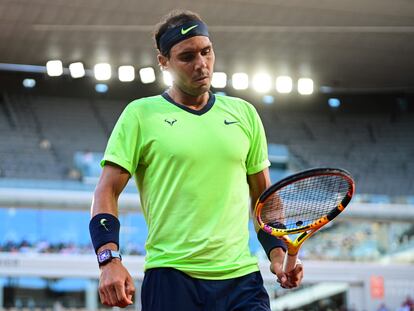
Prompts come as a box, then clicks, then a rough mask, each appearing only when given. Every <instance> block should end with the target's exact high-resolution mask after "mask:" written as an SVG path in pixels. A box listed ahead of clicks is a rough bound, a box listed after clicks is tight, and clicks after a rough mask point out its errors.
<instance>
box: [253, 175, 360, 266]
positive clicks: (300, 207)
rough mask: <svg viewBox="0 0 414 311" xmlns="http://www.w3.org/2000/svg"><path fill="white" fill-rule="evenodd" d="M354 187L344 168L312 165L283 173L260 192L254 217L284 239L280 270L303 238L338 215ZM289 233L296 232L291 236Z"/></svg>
mask: <svg viewBox="0 0 414 311" xmlns="http://www.w3.org/2000/svg"><path fill="white" fill-rule="evenodd" d="M354 191H355V183H354V180H353V178H352V176H351V175H350V174H349V173H348V172H347V171H345V170H342V169H338V168H315V169H310V170H306V171H302V172H300V173H297V174H294V175H291V176H289V177H286V178H284V179H282V180H281V181H279V182H277V183H276V184H274V185H272V186H270V187H269V188H268V189H267V190H265V191H264V192H263V193H262V195H261V196H260V197H259V199H258V200H257V203H256V206H255V217H256V219H257V222H258V224H259V225H260V228H261V229H262V230H263V231H265V232H266V233H268V234H271V235H273V236H275V237H278V238H281V239H283V240H284V241H285V243H286V245H287V254H286V257H285V260H284V265H283V270H284V272H286V273H288V272H290V271H292V270H293V269H294V268H295V266H296V261H297V257H298V252H299V249H300V247H301V246H302V244H303V242H305V241H306V240H307V239H308V238H309V237H311V236H312V235H313V234H314V233H315V232H316V231H318V230H319V229H320V228H322V227H323V226H324V225H326V224H327V223H329V222H330V221H332V220H333V219H334V218H335V217H336V216H338V215H339V214H340V213H341V212H342V211H343V210H344V209H345V207H346V206H347V205H348V203H349V202H350V201H351V198H352V196H353V194H354ZM292 234H297V237H296V238H295V239H294V240H292V239H293V238H290V237H289V235H292Z"/></svg>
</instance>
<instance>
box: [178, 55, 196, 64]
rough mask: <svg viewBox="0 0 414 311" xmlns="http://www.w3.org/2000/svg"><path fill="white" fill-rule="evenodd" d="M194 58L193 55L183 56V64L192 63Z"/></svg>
mask: <svg viewBox="0 0 414 311" xmlns="http://www.w3.org/2000/svg"><path fill="white" fill-rule="evenodd" d="M193 58H194V56H193V55H191V54H189V55H182V56H181V57H180V59H181V60H182V61H183V62H189V61H191V60H192V59H193Z"/></svg>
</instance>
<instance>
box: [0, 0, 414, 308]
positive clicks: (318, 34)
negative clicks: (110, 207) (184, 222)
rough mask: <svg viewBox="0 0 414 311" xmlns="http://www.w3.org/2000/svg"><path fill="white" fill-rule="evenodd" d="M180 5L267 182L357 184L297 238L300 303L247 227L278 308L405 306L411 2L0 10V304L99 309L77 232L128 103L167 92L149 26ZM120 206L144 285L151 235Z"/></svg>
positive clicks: (410, 207)
mask: <svg viewBox="0 0 414 311" xmlns="http://www.w3.org/2000/svg"><path fill="white" fill-rule="evenodd" d="M173 8H186V9H190V10H194V11H196V12H198V13H200V14H201V16H202V17H204V19H205V20H206V22H207V23H208V24H209V25H210V32H211V35H212V40H213V43H214V44H215V50H216V59H217V61H216V67H215V70H216V71H217V73H216V74H215V77H214V88H213V91H214V92H221V93H226V94H228V95H232V96H239V97H242V98H244V99H246V100H249V101H250V102H251V103H253V104H254V105H255V106H256V108H257V110H258V112H259V114H260V115H261V117H262V119H263V123H264V125H265V128H266V131H267V136H268V141H269V156H270V159H271V162H272V170H271V174H272V180H273V181H277V180H278V179H280V178H282V177H283V176H286V175H288V174H290V173H293V172H296V171H298V170H301V169H305V168H311V167H316V166H335V167H336V166H338V167H342V168H345V169H347V170H349V171H350V172H351V173H352V174H353V175H354V176H355V178H356V184H357V196H356V198H355V199H354V201H353V202H352V203H351V205H350V206H349V207H348V210H347V211H346V212H345V214H344V215H341V217H340V219H338V221H337V222H336V223H335V224H333V225H332V226H330V227H329V228H326V229H324V230H323V231H321V232H319V233H318V234H317V235H316V236H315V237H314V238H312V239H310V240H309V241H308V242H307V243H305V245H304V247H303V250H302V252H301V258H302V259H303V260H304V262H305V269H306V274H305V278H304V284H303V286H302V287H301V288H299V289H297V290H294V291H286V290H283V289H281V288H278V286H277V285H276V283H275V279H274V278H273V277H272V275H271V274H270V272H269V271H268V263H267V259H266V258H265V255H264V254H263V252H262V251H261V248H260V247H259V245H258V242H257V241H256V237H255V234H254V230H253V228H252V226H251V228H250V230H251V232H252V238H251V242H250V247H251V249H252V251H253V252H254V253H255V254H257V256H258V257H259V260H260V265H261V269H262V272H263V275H264V278H265V282H266V286H267V289H268V291H269V294H270V296H271V298H272V309H273V310H354V311H362V310H366V311H371V310H383V311H385V310H390V311H391V310H397V309H398V308H401V309H399V310H410V309H409V308H410V307H407V305H409V304H410V299H411V298H414V281H413V280H414V265H413V264H414V221H413V220H414V161H413V160H414V95H413V94H414V62H413V59H412V58H413V55H414V3H413V2H412V1H406V0H394V1H389V0H363V1H356V0H350V1H339V0H331V1H327V0H297V1H276V0H252V1H243V0H228V1H218V0H212V1H209V2H207V1H205V2H202V1H173V0H161V1H157V2H151V1H133V0H122V1H108V0H88V1H80V0H76V1H75V0H72V1H63V0H55V1H47V0H0V38H1V45H0V207H1V208H0V215H1V220H2V221H1V226H0V309H1V308H3V309H7V310H41V309H42V310H52V309H53V310H64V309H72V310H80V309H87V310H96V309H104V306H102V305H101V304H100V303H99V301H98V295H97V277H98V273H99V271H98V268H97V265H96V260H95V257H94V255H93V250H92V248H91V245H90V242H89V233H88V229H87V227H88V222H89V207H90V203H91V197H92V192H93V189H94V186H95V184H96V181H97V178H98V176H99V174H100V167H99V160H100V159H101V156H102V153H103V151H104V148H105V144H106V140H107V138H108V136H109V134H110V132H111V130H112V127H113V126H114V124H115V122H116V120H117V118H118V116H119V114H120V113H121V111H122V110H123V108H124V107H125V106H126V105H127V103H128V102H129V101H131V100H132V99H135V98H139V97H143V96H149V95H154V94H158V93H160V92H162V91H163V90H164V89H165V88H166V87H167V84H168V81H165V79H164V78H165V77H164V76H163V75H162V74H161V72H160V71H159V69H158V67H157V64H156V58H155V52H154V48H153V43H152V39H151V31H152V29H153V26H154V24H155V23H157V21H158V20H159V18H160V17H161V16H163V15H164V14H165V13H167V12H168V11H169V10H171V9H173ZM49 61H52V62H49ZM48 62H49V63H48ZM47 63H48V65H47V66H46V64H47ZM102 63H105V64H106V65H100V66H97V67H95V65H96V64H102ZM108 66H109V67H110V68H111V71H110V72H109V73H108V72H107V71H105V70H106V69H107V67H108ZM120 66H127V67H122V68H121V69H119V67H120ZM128 66H132V67H128ZM105 75H106V77H105ZM280 77H282V78H280ZM167 78H168V77H167ZM246 79H247V80H246ZM166 83H167V84H166ZM120 202H121V203H120V219H121V223H122V232H121V245H122V252H123V254H125V257H124V262H125V264H126V265H127V267H129V269H130V271H131V272H132V273H133V276H134V277H135V280H136V284H137V288H139V286H140V282H141V280H142V277H143V269H142V266H143V258H144V256H145V250H144V241H145V236H146V227H145V223H144V221H143V218H142V215H141V213H140V208H139V200H138V195H137V191H136V190H135V186H134V184H133V182H132V181H131V183H130V184H129V185H128V186H127V188H126V190H125V192H124V194H123V195H122V196H121V201H120ZM136 301H137V303H136V304H135V305H133V306H131V307H129V308H130V309H135V310H140V303H139V291H138V293H137V297H136ZM404 304H405V305H406V307H405V308H406V309H402V308H403V305H404ZM411 304H412V301H411ZM381 306H384V308H385V306H386V308H385V309H380V307H381ZM411 310H413V306H412V305H411Z"/></svg>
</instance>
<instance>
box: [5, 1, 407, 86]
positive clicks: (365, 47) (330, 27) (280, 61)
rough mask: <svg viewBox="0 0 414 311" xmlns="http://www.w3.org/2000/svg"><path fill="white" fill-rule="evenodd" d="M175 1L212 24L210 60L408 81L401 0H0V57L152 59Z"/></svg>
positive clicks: (338, 80) (362, 80)
mask: <svg viewBox="0 0 414 311" xmlns="http://www.w3.org/2000/svg"><path fill="white" fill-rule="evenodd" d="M175 8H186V9H190V10H193V11H195V12H198V13H200V14H201V16H202V17H203V18H204V19H205V21H206V22H207V23H208V24H209V27H210V33H211V37H212V40H213V42H214V45H215V49H216V55H217V62H216V70H219V71H224V72H228V73H233V72H238V71H242V72H248V73H254V72H255V71H257V70H260V69H265V70H270V71H272V72H273V73H274V74H275V75H290V76H292V77H301V76H309V77H311V78H313V79H314V80H315V81H316V83H317V85H319V86H329V87H333V88H334V89H339V90H342V91H345V92H346V91H349V92H352V91H356V92H358V91H362V92H363V91H364V90H368V91H375V90H378V91H387V90H388V91H393V90H403V91H406V92H411V91H413V90H414V62H413V61H412V55H414V2H412V1H406V0H395V1H388V0H364V1H359V0H349V1H340V0H334V1H327V0H323V1H321V0H297V1H274V0H249V1H247V0H228V1H218V0H212V1H208V2H205V1H188V0H180V1H176V0H159V1H133V0H128V1H122V2H119V1H110V0H89V1H82V0H76V1H42V0H2V1H1V2H0V25H1V26H0V27H1V32H0V38H1V41H2V42H3V44H2V47H1V49H0V62H1V63H14V64H29V65H45V64H46V62H47V61H48V60H50V59H60V60H62V62H63V64H64V66H65V67H67V66H68V65H69V64H70V63H72V62H77V61H81V62H83V63H84V64H85V66H86V67H87V68H92V67H93V66H94V65H95V64H96V63H98V62H108V63H110V64H112V65H113V66H114V67H117V66H120V65H134V66H135V67H136V68H138V67H143V66H156V57H155V53H154V43H153V42H152V39H151V32H152V30H153V27H154V25H155V24H156V23H157V21H158V20H159V19H160V17H161V16H163V15H164V14H165V13H167V12H168V11H170V10H171V9H175Z"/></svg>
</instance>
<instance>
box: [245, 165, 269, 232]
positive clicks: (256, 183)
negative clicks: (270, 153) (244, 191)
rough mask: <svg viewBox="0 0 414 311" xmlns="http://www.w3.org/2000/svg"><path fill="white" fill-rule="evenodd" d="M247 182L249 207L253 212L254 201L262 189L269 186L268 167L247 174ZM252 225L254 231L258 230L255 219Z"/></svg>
mask: <svg viewBox="0 0 414 311" xmlns="http://www.w3.org/2000/svg"><path fill="white" fill-rule="evenodd" d="M247 182H248V184H249V189H250V199H251V209H252V212H253V211H254V207H255V205H256V202H257V200H258V199H259V197H260V195H261V194H262V193H263V191H265V190H266V189H267V188H269V187H270V184H271V182H270V176H269V169H268V168H265V169H264V170H262V171H260V172H258V173H256V174H252V175H247ZM253 219H254V218H253ZM254 226H255V229H256V231H258V230H259V227H258V226H257V223H256V221H255V219H254Z"/></svg>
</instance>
